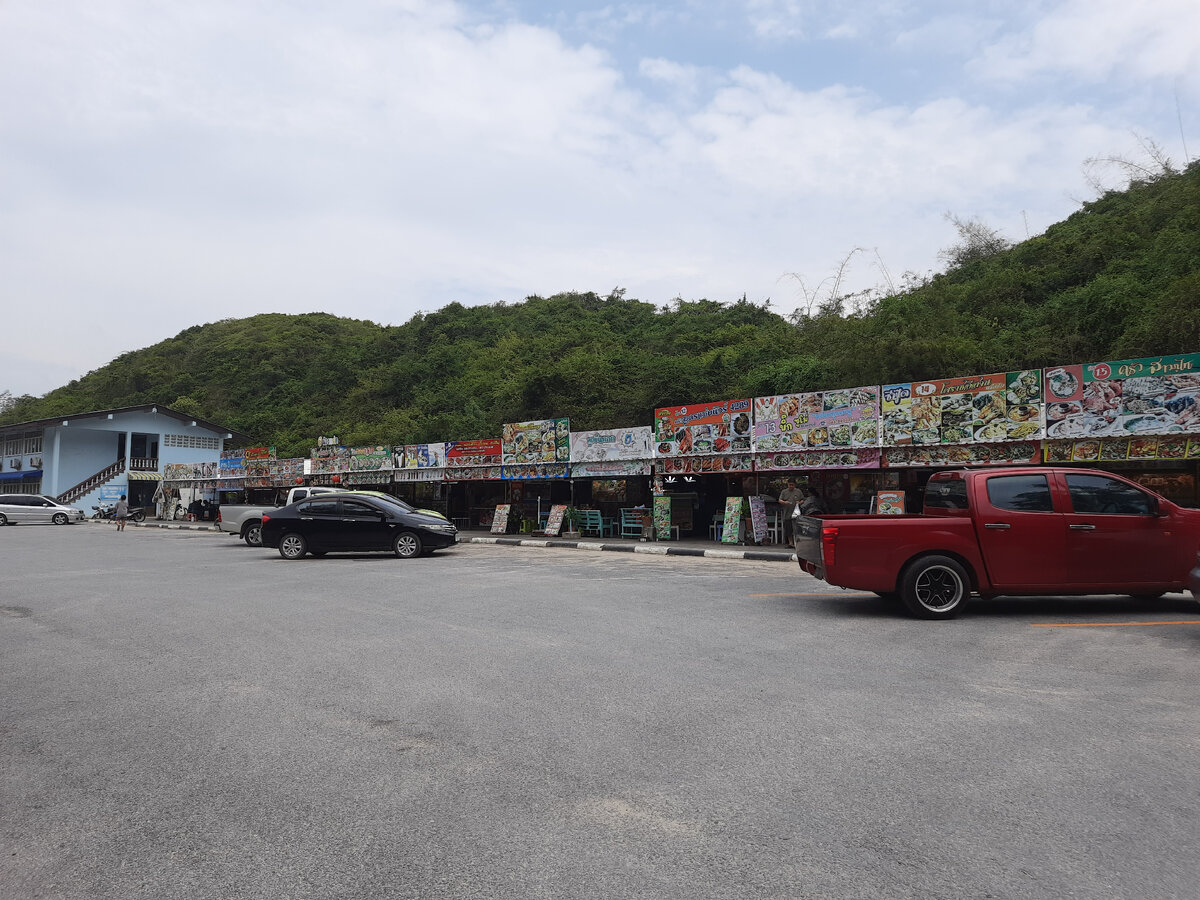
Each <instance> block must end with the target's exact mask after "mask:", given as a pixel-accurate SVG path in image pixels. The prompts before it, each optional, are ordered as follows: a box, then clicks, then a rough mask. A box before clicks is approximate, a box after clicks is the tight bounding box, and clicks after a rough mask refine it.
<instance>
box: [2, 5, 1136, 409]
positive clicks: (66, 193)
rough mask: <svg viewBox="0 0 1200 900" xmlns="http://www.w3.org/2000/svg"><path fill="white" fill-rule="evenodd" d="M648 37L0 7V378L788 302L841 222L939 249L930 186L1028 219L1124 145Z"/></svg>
mask: <svg viewBox="0 0 1200 900" xmlns="http://www.w3.org/2000/svg"><path fill="white" fill-rule="evenodd" d="M801 11H802V10H801V9H800V8H799V5H798V4H794V3H793V4H773V5H765V4H764V5H761V6H760V7H759V8H758V12H760V13H762V14H763V15H766V14H767V13H771V14H778V15H786V16H793V14H796V15H799V13H800V12H801ZM863 11H864V9H863V8H859V9H856V10H854V12H856V13H862V12H863ZM618 12H620V15H621V16H624V18H625V19H626V20H627V19H629V18H630V17H631V16H633V13H632V12H631V11H630V10H625V11H623V12H621V11H618ZM614 15H616V14H615V13H614ZM793 18H794V17H793ZM862 18H863V17H862V16H861V15H858V16H857V17H856V18H854V21H859V20H861V19H862ZM789 21H792V20H791V19H789ZM796 21H798V20H796ZM846 21H851V17H847V18H846ZM793 24H794V22H793ZM1033 31H1034V29H1032V28H1031V29H1029V32H1030V33H1033ZM838 46H839V47H842V46H843V45H842V44H839V45H838ZM662 49H663V50H664V51H665V52H663V53H661V54H657V55H646V56H645V58H643V59H642V60H641V61H640V63H637V64H636V66H637V68H636V71H635V72H633V73H631V76H630V77H629V78H628V79H627V78H626V75H625V73H624V72H623V71H622V70H621V69H620V68H619V63H618V62H617V61H616V59H615V58H614V57H613V56H611V55H610V54H609V53H607V52H604V51H602V50H599V49H597V48H595V47H593V46H589V45H583V46H573V45H571V44H569V43H567V42H566V41H565V40H564V39H563V38H562V37H561V36H560V35H559V34H558V33H556V32H555V31H553V30H551V29H549V28H544V27H533V26H530V25H528V24H523V23H521V22H519V21H515V20H511V21H507V22H495V21H492V22H483V21H482V20H480V19H478V18H476V17H474V16H473V15H472V13H471V11H470V9H469V7H467V6H466V5H456V4H451V3H433V2H428V3H422V2H408V3H397V2H383V0H356V2H352V3H346V4H340V5H337V6H336V7H329V6H323V5H311V4H305V3H300V2H283V0H275V2H272V0H247V2H232V0H230V2H226V3H218V2H209V3H205V4H199V5H197V4H192V5H170V4H168V5H166V6H163V5H162V4H157V3H151V2H149V0H108V2H106V3H103V4H96V3H92V2H85V0H76V2H74V3H70V2H66V0H61V2H58V3H54V4H46V3H40V2H36V0H15V2H9V3H8V4H7V5H4V6H0V179H3V182H4V183H5V185H6V186H7V187H6V193H5V196H4V198H3V200H2V201H0V246H3V247H4V248H5V254H6V265H5V284H4V290H5V292H6V295H7V296H8V297H10V298H12V302H9V303H6V309H10V310H11V312H10V313H9V319H8V321H7V322H6V325H7V326H8V327H10V328H11V329H12V333H14V334H22V335H30V336H31V339H29V340H27V341H22V342H21V343H20V346H19V347H18V348H17V353H19V354H23V355H21V356H18V357H17V358H16V359H15V361H14V358H13V357H12V356H6V357H4V358H3V359H2V360H0V389H5V388H9V389H12V390H14V391H15V392H17V393H20V392H24V391H32V392H36V393H41V392H44V391H45V390H48V389H50V388H52V387H55V386H57V385H58V384H61V383H62V382H63V381H64V380H66V379H65V378H64V376H63V368H62V366H63V360H64V359H66V360H70V361H71V362H70V363H69V365H71V366H73V369H74V373H75V374H82V373H83V372H85V371H87V370H88V369H92V368H95V367H97V366H100V365H103V364H104V363H105V362H107V361H108V360H109V359H111V358H112V357H114V356H115V355H117V354H118V353H120V352H123V351H125V350H129V349H135V348H137V347H142V346H146V345H148V344H151V343H154V342H155V341H158V340H161V339H163V338H165V337H168V336H170V335H173V334H175V333H176V332H178V331H180V330H182V329H183V328H186V327H188V326H190V325H193V324H196V323H200V322H209V321H214V320H216V319H221V318H226V317H231V316H246V315H252V314H255V313H258V312H267V311H285V312H303V311H311V310H325V311H328V312H332V313H336V314H340V315H347V316H354V317H360V318H371V319H375V320H377V321H382V322H389V323H399V322H403V321H406V320H407V319H408V318H409V317H410V316H411V315H412V314H413V313H414V312H416V311H417V310H419V309H420V310H431V309H436V308H438V307H440V306H443V305H445V304H446V303H449V302H451V301H454V300H458V301H462V302H466V303H476V302H494V301H498V300H516V299H520V298H522V297H524V296H526V295H528V294H534V293H538V294H548V293H553V292H555V291H560V290H572V289H578V290H598V291H606V290H609V289H611V288H612V287H614V286H622V287H625V288H627V289H628V291H629V295H630V296H636V297H640V298H642V299H645V300H648V301H651V302H657V303H662V302H666V301H667V300H669V299H671V298H673V297H675V296H683V297H701V296H707V297H710V298H712V299H717V300H728V299H733V298H735V297H740V296H742V294H743V293H746V294H748V295H749V296H750V297H751V298H752V299H755V300H761V299H763V298H765V297H768V296H773V297H774V299H775V307H776V308H777V309H784V310H785V311H786V310H788V309H790V308H791V306H792V305H795V304H794V303H792V301H793V300H794V297H793V296H792V293H793V291H792V289H791V288H790V287H789V286H787V285H781V283H780V281H779V279H780V276H782V275H783V274H784V273H785V272H802V273H804V274H805V275H806V278H807V280H810V281H819V280H820V279H821V278H823V277H824V276H825V275H827V274H829V273H830V272H831V271H833V269H834V268H835V267H836V265H837V262H838V261H839V260H840V259H841V258H842V257H843V256H844V255H845V254H846V253H847V252H848V251H849V250H850V249H851V248H853V247H856V246H867V247H878V248H879V251H880V255H881V256H882V258H883V261H884V263H885V264H886V265H887V266H888V267H889V268H890V269H892V270H893V272H894V273H895V272H898V271H900V270H903V269H908V268H912V269H923V268H927V267H929V266H931V265H933V264H934V263H935V261H936V253H937V249H938V248H939V247H940V246H943V245H945V244H946V243H949V242H950V241H952V240H953V234H952V232H951V229H949V227H948V226H947V225H946V223H945V221H944V220H943V218H942V214H943V212H944V211H946V210H947V209H949V210H953V211H954V212H956V213H958V214H960V215H963V216H967V217H969V216H976V215H978V216H981V217H983V218H984V219H985V221H987V222H988V223H989V224H991V225H993V226H996V227H999V228H1000V229H1001V230H1004V231H1007V233H1009V234H1010V235H1013V236H1021V235H1020V234H1019V231H1018V229H1022V227H1023V226H1022V222H1023V218H1022V213H1024V214H1025V215H1026V216H1027V217H1028V219H1029V222H1030V224H1031V226H1032V227H1033V228H1034V229H1035V230H1040V229H1041V228H1044V227H1045V226H1046V225H1047V224H1049V223H1051V222H1053V221H1056V220H1057V219H1059V218H1062V217H1063V216H1064V215H1065V214H1067V213H1068V212H1070V211H1071V210H1072V208H1073V203H1072V202H1071V201H1070V200H1069V199H1068V197H1067V194H1070V193H1076V194H1082V193H1083V186H1082V179H1081V177H1080V173H1079V165H1080V162H1081V161H1082V160H1083V159H1084V158H1086V157H1088V156H1092V155H1096V154H1100V153H1105V152H1111V151H1113V150H1114V149H1119V147H1120V146H1122V145H1123V143H1124V142H1125V141H1126V138H1125V129H1126V127H1127V124H1128V123H1127V122H1126V121H1125V120H1124V119H1120V120H1119V121H1118V120H1116V119H1115V118H1112V117H1109V116H1106V115H1105V114H1104V111H1102V110H1098V109H1096V108H1094V107H1090V106H1086V105H1083V104H1078V103H1075V102H1074V101H1072V102H1070V103H1066V102H1061V101H1056V100H1055V99H1054V97H1053V96H1049V95H1046V96H1043V97H1042V99H1040V100H1039V101H1037V102H1036V103H1031V104H1028V105H1026V106H1024V107H1020V108H1016V109H1009V108H1005V107H1000V106H994V107H993V106H988V105H984V104H982V103H980V102H977V101H976V102H971V101H968V100H966V99H963V98H962V97H961V96H958V95H957V93H956V92H955V91H954V90H953V87H954V86H953V85H949V86H947V87H946V89H945V90H942V91H931V92H930V93H929V96H931V97H932V98H933V99H922V100H915V101H911V102H901V101H896V100H889V101H886V102H885V101H884V100H882V99H880V94H879V93H877V92H875V91H872V90H871V89H869V88H868V87H858V86H853V85H850V84H839V83H836V82H834V81H832V80H831V81H829V82H828V83H826V84H825V86H823V87H820V88H817V89H811V90H809V89H801V88H800V87H798V86H797V83H796V82H794V81H791V80H789V79H788V78H786V77H784V76H783V75H781V74H772V73H769V72H765V71H762V70H761V69H759V68H756V67H754V66H752V65H740V66H734V67H727V68H726V69H725V70H724V71H722V70H721V69H720V68H717V67H713V66H707V67H702V66H698V65H693V64H690V63H686V62H683V61H681V60H678V59H676V58H675V57H674V56H673V55H672V54H671V53H670V52H669V51H670V50H671V49H672V48H670V47H666V46H664V47H663V48H662ZM995 52H999V51H995ZM1029 58H1030V59H1033V58H1034V57H1033V56H1029ZM647 82H649V83H650V84H651V86H652V87H651V89H648V90H645V91H643V88H646V85H647ZM663 86H666V87H668V90H667V91H663V90H662V87H663ZM659 95H665V99H664V98H663V97H660V96H659ZM852 276H853V279H857V280H858V281H857V283H854V284H850V285H849V286H850V287H860V286H863V284H864V283H873V282H874V281H876V280H878V275H877V273H875V272H873V271H871V270H870V267H869V266H868V265H867V264H866V263H865V262H864V263H863V264H862V265H861V266H859V267H858V269H857V271H856V272H854V273H852ZM853 279H852V280H853ZM47 323H53V327H52V328H47V327H46V326H47ZM43 334H44V335H46V337H45V338H40V337H39V336H40V335H43Z"/></svg>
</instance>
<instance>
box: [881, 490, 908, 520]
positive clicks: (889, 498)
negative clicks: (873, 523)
mask: <svg viewBox="0 0 1200 900" xmlns="http://www.w3.org/2000/svg"><path fill="white" fill-rule="evenodd" d="M874 507H875V508H874V512H875V514H876V515H880V516H902V515H904V491H876V492H875V503H874Z"/></svg>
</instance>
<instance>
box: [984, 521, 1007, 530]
mask: <svg viewBox="0 0 1200 900" xmlns="http://www.w3.org/2000/svg"><path fill="white" fill-rule="evenodd" d="M983 527H984V528H998V529H1000V530H1002V531H1007V530H1008V529H1009V528H1012V526H1011V525H1009V524H1008V523H1007V522H984V523H983Z"/></svg>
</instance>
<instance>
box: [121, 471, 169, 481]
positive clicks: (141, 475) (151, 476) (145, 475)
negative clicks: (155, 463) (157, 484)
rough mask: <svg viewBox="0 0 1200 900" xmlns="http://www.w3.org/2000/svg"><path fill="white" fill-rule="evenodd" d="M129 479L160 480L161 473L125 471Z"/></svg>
mask: <svg viewBox="0 0 1200 900" xmlns="http://www.w3.org/2000/svg"><path fill="white" fill-rule="evenodd" d="M125 474H126V475H128V476H129V480H130V481H162V475H161V474H160V473H158V472H126V473H125Z"/></svg>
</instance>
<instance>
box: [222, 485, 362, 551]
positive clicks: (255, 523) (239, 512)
mask: <svg viewBox="0 0 1200 900" xmlns="http://www.w3.org/2000/svg"><path fill="white" fill-rule="evenodd" d="M344 490H346V488H340V487H296V488H292V489H291V490H290V491H288V495H287V502H286V503H282V504H280V506H289V505H290V504H292V503H295V502H296V501H297V500H303V499H304V498H305V497H308V496H311V495H312V494H330V493H334V492H337V491H344ZM272 508H278V507H270V506H237V505H233V506H229V505H225V504H222V505H221V509H220V511H219V512H218V513H217V527H218V528H219V529H221V531H224V532H225V533H226V534H232V535H236V536H237V537H240V538H241V539H242V540H244V541H245V542H246V543H247V544H249V545H250V546H251V547H261V546H262V517H263V513H264V512H265V511H266V510H269V509H272Z"/></svg>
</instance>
